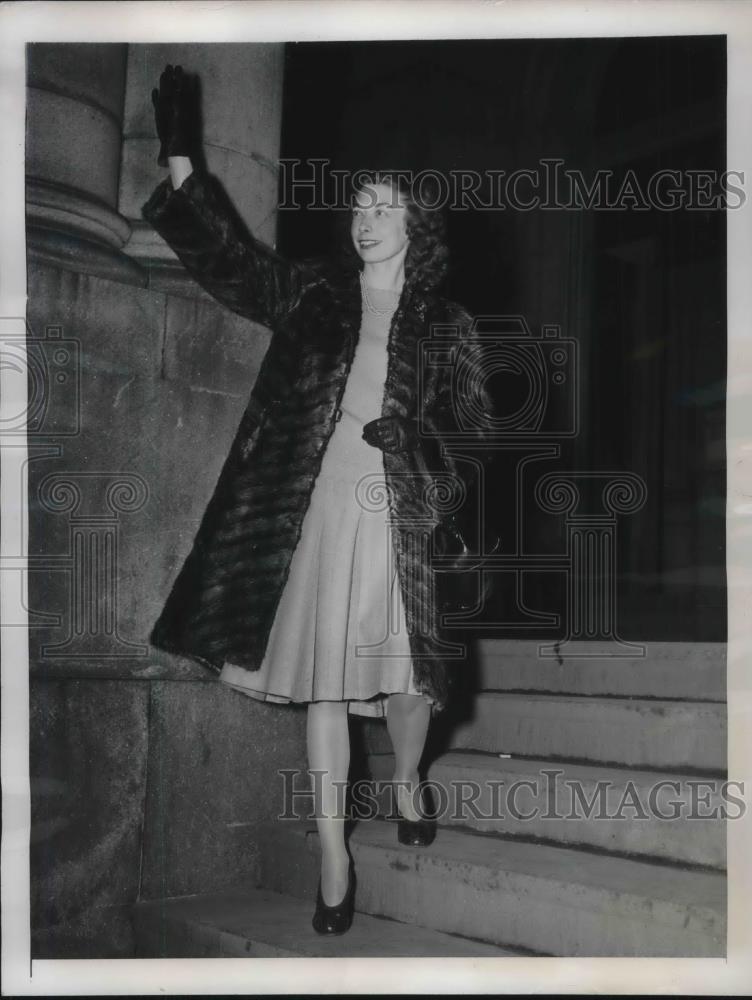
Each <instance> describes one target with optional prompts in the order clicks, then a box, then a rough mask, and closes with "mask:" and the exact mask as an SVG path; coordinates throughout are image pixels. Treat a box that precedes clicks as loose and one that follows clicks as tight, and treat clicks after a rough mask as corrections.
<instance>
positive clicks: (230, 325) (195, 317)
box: [164, 296, 269, 400]
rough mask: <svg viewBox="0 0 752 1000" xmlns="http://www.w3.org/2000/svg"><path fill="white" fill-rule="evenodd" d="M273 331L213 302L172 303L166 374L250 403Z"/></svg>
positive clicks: (170, 299)
mask: <svg viewBox="0 0 752 1000" xmlns="http://www.w3.org/2000/svg"><path fill="white" fill-rule="evenodd" d="M268 345H269V331H268V330H267V329H266V328H265V327H262V326H259V325H258V324H256V323H251V322H250V321H249V320H247V319H245V318H244V317H242V316H238V315H237V314H236V313H233V312H231V311H230V310H229V309H226V308H224V307H223V306H221V305H219V304H217V303H215V302H211V301H209V302H207V301H205V300H201V299H184V298H177V297H175V296H170V297H168V300H167V315H166V334H165V351H164V374H165V377H166V378H168V379H173V380H175V381H178V382H181V383H183V384H185V385H186V386H190V387H191V388H192V389H194V390H201V389H203V390H206V391H209V392H217V393H223V394H226V395H231V396H239V397H242V399H243V400H247V399H248V396H249V394H250V391H251V389H252V388H253V383H254V382H255V380H256V375H257V373H258V370H259V367H260V365H261V361H262V360H263V357H264V355H265V354H266V349H267V347H268Z"/></svg>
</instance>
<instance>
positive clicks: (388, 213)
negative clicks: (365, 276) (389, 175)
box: [350, 184, 408, 264]
mask: <svg viewBox="0 0 752 1000" xmlns="http://www.w3.org/2000/svg"><path fill="white" fill-rule="evenodd" d="M350 235H351V236H352V241H353V245H354V247H355V250H356V252H357V254H358V256H359V257H360V259H361V260H362V261H364V262H365V263H367V264H377V263H380V262H381V261H385V260H389V259H390V258H392V257H396V256H397V255H398V254H400V253H402V254H404V252H405V250H406V248H407V243H408V236H407V207H406V205H405V202H404V199H403V197H402V195H401V194H400V193H399V192H398V191H395V190H394V189H393V188H392V187H391V185H390V184H369V185H367V186H365V187H363V188H361V189H360V191H358V193H357V194H356V196H355V200H354V203H353V211H352V221H351V223H350Z"/></svg>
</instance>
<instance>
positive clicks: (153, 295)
mask: <svg viewBox="0 0 752 1000" xmlns="http://www.w3.org/2000/svg"><path fill="white" fill-rule="evenodd" d="M27 315H28V321H29V325H30V327H31V329H32V331H33V335H34V337H35V338H37V337H38V338H44V337H45V330H46V328H48V327H60V328H61V331H60V335H61V336H62V338H63V339H66V340H67V339H71V340H73V341H74V342H76V343H77V345H78V372H77V377H78V381H79V384H80V386H81V393H82V396H81V398H82V403H83V405H84V407H86V403H87V392H90V389H89V387H90V386H91V384H92V383H94V382H95V381H96V379H98V378H102V377H106V376H110V377H112V378H122V379H124V380H125V379H129V378H133V377H134V376H150V377H155V378H156V377H157V376H158V375H159V373H160V366H161V359H162V342H163V332H164V325H165V297H164V295H162V294H160V293H158V292H153V291H149V290H148V289H145V288H143V289H135V288H133V287H132V286H130V285H122V284H119V283H118V282H116V281H106V280H105V279H103V278H96V277H92V276H90V275H85V274H76V273H75V272H73V271H68V270H62V269H60V268H55V267H45V266H44V265H39V264H33V265H32V266H31V267H30V268H29V301H28V314H27ZM46 339H48V341H50V342H51V340H50V338H49V337H48V338H46ZM68 384H70V383H68ZM52 388H53V389H54V388H55V387H52ZM65 388H66V390H67V386H66V387H65ZM64 395H65V392H64V391H56V392H55V395H54V396H53V398H52V402H53V410H54V407H55V406H63V405H65V403H66V401H65V400H64V399H63V397H64ZM93 402H95V403H100V402H101V400H99V399H94V400H93ZM89 413H90V416H91V417H92V418H93V419H94V420H97V419H98V420H99V421H100V426H104V427H107V422H106V419H105V413H106V411H104V412H103V411H101V410H100V411H99V412H91V410H90V409H89ZM50 416H51V418H53V419H54V416H55V414H54V412H51V414H50ZM53 429H54V426H53Z"/></svg>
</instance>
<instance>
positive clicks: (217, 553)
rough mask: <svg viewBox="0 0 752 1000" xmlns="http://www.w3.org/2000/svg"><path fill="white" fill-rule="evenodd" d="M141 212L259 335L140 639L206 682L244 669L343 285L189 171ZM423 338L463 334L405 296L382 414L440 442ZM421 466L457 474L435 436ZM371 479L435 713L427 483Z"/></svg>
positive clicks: (291, 524)
mask: <svg viewBox="0 0 752 1000" xmlns="http://www.w3.org/2000/svg"><path fill="white" fill-rule="evenodd" d="M143 214H144V217H145V218H146V219H147V220H148V221H149V222H150V223H151V225H152V226H153V227H154V228H155V229H156V231H157V232H158V233H159V234H160V235H161V236H162V237H164V239H165V240H166V241H167V243H169V244H170V246H171V247H172V248H173V249H174V250H175V252H176V253H177V255H178V257H179V259H180V260H181V261H182V263H183V264H184V266H185V267H186V269H187V270H188V272H189V273H190V274H191V275H192V276H193V277H194V278H195V280H196V281H197V282H198V283H199V284H200V285H201V286H202V287H203V288H204V289H206V290H207V291H208V292H209V293H210V294H211V295H212V296H213V297H214V298H216V299H217V300H218V301H219V302H221V303H223V304H224V305H225V306H227V307H229V308H230V309H232V310H233V311H235V312H236V313H239V314H240V315H241V316H245V317H247V318H248V319H250V320H253V321H255V322H257V323H261V324H263V325H265V326H267V327H269V328H270V329H271V331H272V338H271V341H270V344H269V348H268V350H267V353H266V355H265V357H264V360H263V362H262V364H261V368H260V371H259V374H258V377H257V380H256V383H255V385H254V386H253V389H252V391H251V393H250V399H249V402H248V406H247V408H246V410H245V413H244V415H243V418H242V420H241V423H240V426H239V427H238V430H237V433H236V435H235V438H234V441H233V443H232V446H231V448H230V452H229V454H228V456H227V459H226V461H225V463H224V466H223V469H222V472H221V475H220V477H219V480H218V482H217V484H216V487H215V490H214V493H213V495H212V497H211V499H210V501H209V504H208V506H207V508H206V511H205V513H204V516H203V518H202V521H201V524H200V527H199V529H198V532H197V535H196V537H195V540H194V543H193V546H192V549H191V551H190V553H189V555H188V557H187V559H186V560H185V563H184V564H183V566H182V568H181V569H180V572H179V573H178V575H177V578H176V579H175V581H174V583H173V586H172V589H171V592H170V594H169V597H168V598H167V601H166V603H165V606H164V608H163V610H162V613H161V615H160V616H159V619H158V621H157V622H156V624H155V625H154V628H153V630H152V633H151V635H150V637H149V638H150V641H151V642H152V644H153V645H155V646H157V647H159V648H162V649H165V650H169V651H171V652H174V653H179V654H182V655H185V656H189V657H192V658H194V659H196V660H198V661H199V662H201V663H203V664H204V665H206V666H208V667H210V668H211V669H213V670H215V671H217V672H219V671H220V670H221V668H222V665H223V663H224V662H225V661H228V662H231V663H233V664H236V665H239V666H242V667H244V668H246V669H248V670H257V669H258V668H259V666H260V664H261V661H262V658H263V655H264V651H265V647H266V642H267V639H268V636H269V632H270V629H271V625H272V621H273V619H274V614H275V611H276V608H277V605H278V602H279V599H280V596H281V593H282V589H283V587H284V584H285V580H286V578H287V574H288V570H289V566H290V561H291V559H292V555H293V552H294V550H295V547H296V545H297V542H298V538H299V535H300V531H301V525H302V521H303V517H304V515H305V513H306V510H307V507H308V504H309V499H310V495H311V491H312V489H313V486H314V482H315V480H316V476H317V473H318V470H319V467H320V465H321V461H322V459H323V455H324V451H325V449H326V446H327V442H328V440H329V437H330V435H331V434H332V432H333V431H334V428H335V422H336V419H337V411H338V407H339V402H340V399H341V397H342V394H343V392H344V389H345V383H346V379H347V375H348V372H349V368H350V364H351V361H352V357H353V354H354V351H355V347H356V344H357V341H358V335H359V330H360V322H361V292H360V283H359V280H358V271H357V269H356V268H354V267H352V266H351V267H350V268H349V269H348V268H347V267H344V266H339V265H335V264H332V263H326V262H324V263H316V264H310V265H308V264H307V265H300V264H296V263H292V262H289V261H286V260H284V259H282V258H281V257H280V256H279V255H277V254H276V253H275V252H274V251H272V250H271V249H269V248H268V247H266V246H264V245H262V244H260V243H258V242H257V241H256V240H254V239H253V238H252V237H250V236H249V234H248V233H247V232H246V231H245V229H244V228H243V226H242V224H241V223H240V222H239V220H238V218H237V216H236V215H235V214H234V213H233V211H232V209H231V206H230V205H229V202H228V201H227V199H226V196H225V195H224V193H223V191H222V189H221V188H220V187H219V185H218V184H217V183H216V181H214V180H213V178H211V177H209V176H207V175H205V174H200V173H197V172H194V173H193V174H191V175H190V176H189V177H188V178H187V180H186V181H185V182H184V183H183V185H182V186H181V187H180V188H179V189H178V190H173V188H172V183H171V181H170V179H169V178H166V179H165V180H164V181H163V182H162V183H161V184H159V185H158V187H157V188H156V190H155V191H154V193H153V194H152V196H151V198H150V199H149V201H148V202H147V203H146V204H145V205H144V207H143ZM434 324H442V325H443V326H444V327H445V328H446V327H448V328H449V333H450V337H451V328H453V327H456V328H457V329H458V330H462V331H464V333H465V334H466V333H467V316H466V314H465V313H464V312H463V311H462V310H461V309H460V308H459V307H458V306H456V305H455V304H453V303H450V302H448V301H446V300H444V299H442V298H440V297H438V296H437V295H435V294H433V293H432V292H425V291H423V292H416V291H412V292H411V290H410V287H409V283H406V285H405V288H404V290H403V293H402V296H401V298H400V302H399V305H398V307H397V311H396V313H395V315H394V318H393V320H392V325H391V329H390V333H389V341H388V368H387V376H386V383H385V390H384V396H383V404H382V416H388V415H393V414H398V415H401V416H403V417H408V418H419V417H420V419H421V420H423V421H424V426H432V427H434V428H435V429H437V433H439V432H441V431H442V429H446V430H447V431H451V430H454V429H456V425H455V424H454V422H453V405H452V395H451V394H452V391H456V390H452V386H451V380H450V377H449V376H450V371H449V369H448V368H447V367H446V366H444V367H442V366H439V365H437V366H435V367H431V366H430V365H426V366H423V370H422V371H421V373H420V377H419V373H418V367H419V354H420V341H421V340H422V339H423V338H426V337H428V336H429V335H430V334H431V330H432V328H433V326H434ZM445 332H446V331H445ZM426 422H427V423H426ZM424 455H425V456H427V462H428V469H429V470H430V471H431V472H433V471H435V472H436V473H437V474H441V473H447V472H448V473H454V474H457V472H458V468H459V466H458V465H455V463H453V461H452V459H451V458H449V457H448V456H447V454H446V453H445V452H443V451H442V449H441V448H440V447H439V446H437V445H436V438H435V437H434V438H432V439H431V440H430V441H428V440H426V442H425V450H424ZM383 465H384V473H385V480H386V485H387V495H388V502H389V507H390V516H391V520H392V526H393V537H394V544H395V555H396V561H397V570H398V574H399V580H400V584H401V588H402V594H403V598H404V602H405V613H406V619H407V625H408V631H409V633H410V648H411V651H412V654H413V664H414V679H415V684H416V687H417V689H418V690H419V691H422V692H425V693H427V694H429V695H431V696H432V697H433V698H434V699H435V701H436V707H437V708H438V709H441V708H443V707H444V706H445V705H446V704H447V700H448V698H449V696H450V691H451V683H452V678H453V675H454V674H455V672H456V671H457V670H458V669H461V667H462V662H463V660H462V656H461V655H460V654H461V646H458V645H457V642H456V640H455V641H454V642H451V641H450V640H448V639H447V637H446V633H445V629H444V628H443V626H442V622H441V621H440V615H439V613H438V610H437V606H436V601H435V599H434V590H433V576H432V572H431V568H430V565H429V551H428V546H427V544H425V543H426V541H427V536H426V535H425V534H423V535H422V536H421V532H420V531H419V530H417V531H416V526H418V527H419V526H420V525H423V526H425V525H426V524H427V523H428V524H431V523H435V520H436V517H437V514H436V511H435V510H434V508H433V506H432V504H431V503H430V501H429V500H427V494H426V493H425V490H426V487H431V486H432V485H433V487H434V488H435V486H436V485H437V483H436V481H434V482H433V483H432V477H431V476H427V475H426V468H425V465H424V467H423V472H422V474H416V471H415V466H414V463H413V462H412V460H411V455H410V454H409V453H403V454H390V453H383ZM460 474H461V473H460ZM421 537H422V538H423V542H420V540H419V539H420V538H421Z"/></svg>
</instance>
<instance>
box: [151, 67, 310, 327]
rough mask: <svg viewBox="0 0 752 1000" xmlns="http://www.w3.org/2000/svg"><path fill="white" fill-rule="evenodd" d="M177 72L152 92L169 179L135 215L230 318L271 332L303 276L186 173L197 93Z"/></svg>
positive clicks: (201, 180)
mask: <svg viewBox="0 0 752 1000" xmlns="http://www.w3.org/2000/svg"><path fill="white" fill-rule="evenodd" d="M187 79H188V78H186V77H185V76H184V75H183V73H182V70H181V69H180V67H179V66H176V67H174V68H173V67H172V66H168V67H167V68H166V69H165V71H164V72H163V73H162V76H161V77H160V86H159V90H156V89H155V90H154V91H153V93H152V101H153V103H154V109H155V119H156V125H157V133H158V135H159V139H160V143H161V145H160V151H159V157H158V162H159V164H160V165H161V166H169V168H170V177H167V178H165V179H164V180H163V181H162V182H161V183H160V184H158V185H157V187H156V189H155V190H154V192H153V194H152V196H151V197H150V198H149V200H148V201H147V202H146V204H145V205H144V206H143V208H142V214H143V216H144V218H145V219H146V220H147V222H149V223H150V224H151V225H152V226H153V227H154V229H155V230H156V231H157V232H158V233H159V235H160V236H162V238H163V239H164V240H165V241H166V242H167V243H168V244H169V245H170V246H171V247H172V249H173V250H174V251H175V253H176V254H177V256H178V258H179V260H180V261H181V263H182V264H183V265H184V267H185V268H186V270H187V271H188V272H189V274H191V276H192V277H193V278H194V279H195V280H196V282H197V283H198V284H199V285H201V287H202V288H204V289H205V290H206V291H207V292H208V293H209V294H210V295H211V296H213V297H214V298H215V299H217V300H218V301H219V302H221V303H222V304H223V305H225V306H227V308H229V309H232V310H233V312H236V313H239V314H240V315H241V316H245V317H247V318H248V319H252V320H255V321H256V322H258V323H262V324H263V325H265V326H270V327H274V326H276V325H277V323H278V322H279V320H280V319H281V318H282V317H283V316H284V315H285V313H287V312H288V311H289V310H290V309H292V308H293V307H294V306H295V304H296V303H297V301H298V298H299V296H300V293H301V291H302V288H303V286H304V285H305V283H306V280H307V273H306V272H304V271H303V269H302V268H301V267H299V266H298V265H296V264H294V263H292V262H289V261H287V260H285V259H284V258H283V257H281V256H280V255H279V254H277V253H275V251H273V250H272V249H271V248H270V247H267V246H265V245H264V244H263V243H261V242H260V241H258V240H256V239H254V238H253V236H251V234H250V233H249V232H248V230H247V229H246V227H245V225H244V224H243V222H242V220H241V219H240V218H239V216H238V214H237V212H236V210H235V208H234V207H233V205H232V204H231V202H230V200H229V199H228V197H227V195H226V193H225V191H224V190H223V188H222V187H221V186H220V185H219V184H218V182H217V181H216V180H215V179H214V178H213V177H212V176H211V175H209V174H207V173H205V172H204V171H201V170H198V169H195V168H194V165H193V163H192V162H191V153H192V152H194V151H195V149H196V147H197V143H198V137H197V135H196V122H197V119H198V112H197V105H196V101H197V88H196V87H195V86H194V85H192V84H188V83H187V82H186V81H187Z"/></svg>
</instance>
